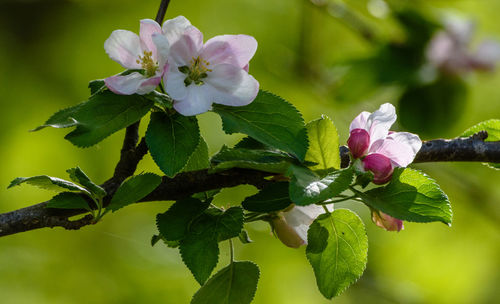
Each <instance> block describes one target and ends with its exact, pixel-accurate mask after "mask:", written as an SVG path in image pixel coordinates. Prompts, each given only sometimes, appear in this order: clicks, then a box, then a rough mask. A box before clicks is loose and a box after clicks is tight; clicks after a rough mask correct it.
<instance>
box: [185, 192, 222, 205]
mask: <svg viewBox="0 0 500 304" xmlns="http://www.w3.org/2000/svg"><path fill="white" fill-rule="evenodd" d="M220 191H221V189H214V190H208V191H203V192H198V193H195V194H193V195H191V197H192V198H196V199H199V200H200V201H202V202H211V201H212V199H213V197H214V196H216V195H217V194H218V193H219V192H220Z"/></svg>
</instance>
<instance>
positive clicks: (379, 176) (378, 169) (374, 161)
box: [363, 153, 394, 185]
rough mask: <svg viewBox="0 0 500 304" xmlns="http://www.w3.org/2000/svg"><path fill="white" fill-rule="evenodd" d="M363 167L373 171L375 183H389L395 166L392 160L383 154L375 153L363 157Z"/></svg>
mask: <svg viewBox="0 0 500 304" xmlns="http://www.w3.org/2000/svg"><path fill="white" fill-rule="evenodd" d="M363 167H364V169H365V170H366V171H371V172H372V173H373V175H374V177H373V183H374V184H377V185H381V184H385V183H387V182H388V181H389V180H390V179H391V177H392V172H393V171H394V168H393V167H392V163H391V160H390V159H389V158H388V157H387V156H384V155H382V154H379V153H373V154H369V155H367V156H366V157H365V158H364V159H363Z"/></svg>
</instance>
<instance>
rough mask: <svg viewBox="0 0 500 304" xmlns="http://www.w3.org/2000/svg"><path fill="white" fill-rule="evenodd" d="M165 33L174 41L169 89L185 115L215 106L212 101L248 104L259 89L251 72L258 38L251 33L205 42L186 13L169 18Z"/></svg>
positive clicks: (170, 40) (176, 105) (228, 103)
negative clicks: (250, 65)
mask: <svg viewBox="0 0 500 304" xmlns="http://www.w3.org/2000/svg"><path fill="white" fill-rule="evenodd" d="M163 33H164V35H165V37H166V38H167V40H168V42H169V44H170V54H169V68H168V72H167V73H165V75H164V84H165V90H166V92H167V93H168V94H169V95H170V96H171V97H172V99H174V108H175V109H176V110H177V111H178V112H179V113H181V114H182V115H186V116H189V115H196V114H200V113H204V112H206V111H208V110H210V109H211V107H212V103H218V104H223V105H228V106H245V105H247V104H249V103H251V102H252V101H253V100H254V99H255V97H256V96H257V93H258V91H259V83H258V82H257V80H255V78H254V77H252V76H251V75H249V74H248V63H249V61H250V59H251V58H252V57H253V55H254V54H255V51H256V50H257V41H256V40H255V39H254V38H253V37H251V36H247V35H222V36H216V37H214V38H211V39H209V40H208V41H207V42H205V43H203V34H202V33H201V32H200V31H199V30H198V29H197V28H196V27H194V26H192V25H191V23H190V22H189V21H188V20H187V19H186V18H185V17H183V16H179V17H177V18H174V19H171V20H167V21H166V22H165V23H164V24H163Z"/></svg>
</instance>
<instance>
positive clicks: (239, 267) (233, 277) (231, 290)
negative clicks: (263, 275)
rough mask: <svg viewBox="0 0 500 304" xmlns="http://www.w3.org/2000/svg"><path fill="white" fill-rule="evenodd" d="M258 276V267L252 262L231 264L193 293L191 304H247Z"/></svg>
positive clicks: (255, 287)
mask: <svg viewBox="0 0 500 304" xmlns="http://www.w3.org/2000/svg"><path fill="white" fill-rule="evenodd" d="M259 275H260V271H259V267H257V265H255V264H254V263H252V262H246V261H245V262H232V263H231V264H229V266H227V267H225V268H223V269H221V270H220V271H219V272H217V273H216V274H215V275H214V276H213V277H212V278H210V280H209V281H208V282H207V284H205V285H204V286H202V287H201V288H200V289H199V290H198V291H197V292H196V293H195V295H194V296H193V299H192V300H191V304H249V303H250V302H252V300H253V297H254V295H255V291H256V290H257V283H258V281H259Z"/></svg>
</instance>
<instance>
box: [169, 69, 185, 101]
mask: <svg viewBox="0 0 500 304" xmlns="http://www.w3.org/2000/svg"><path fill="white" fill-rule="evenodd" d="M184 79H186V74H183V73H181V72H179V70H178V69H177V67H176V66H171V67H170V69H169V71H168V73H165V75H164V77H163V83H164V84H165V91H166V92H167V94H168V95H170V97H172V98H173V99H174V100H183V99H185V98H186V96H187V94H188V92H187V88H186V85H185V84H184Z"/></svg>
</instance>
